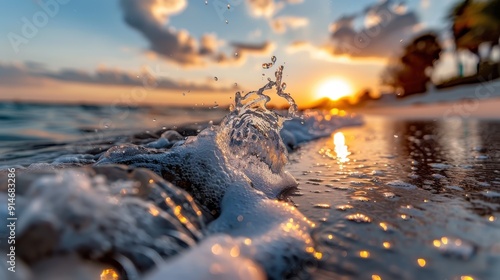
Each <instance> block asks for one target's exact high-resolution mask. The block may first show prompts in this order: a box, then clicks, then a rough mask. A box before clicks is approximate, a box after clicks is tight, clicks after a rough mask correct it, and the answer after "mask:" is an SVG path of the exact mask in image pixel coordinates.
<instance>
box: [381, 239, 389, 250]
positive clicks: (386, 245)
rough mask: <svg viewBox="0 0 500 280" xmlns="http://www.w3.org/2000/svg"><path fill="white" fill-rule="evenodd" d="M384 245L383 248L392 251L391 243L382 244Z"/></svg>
mask: <svg viewBox="0 0 500 280" xmlns="http://www.w3.org/2000/svg"><path fill="white" fill-rule="evenodd" d="M382 245H383V246H384V248H386V249H390V248H391V243H390V242H387V241H386V242H384V243H382Z"/></svg>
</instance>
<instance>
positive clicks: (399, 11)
mask: <svg viewBox="0 0 500 280" xmlns="http://www.w3.org/2000/svg"><path fill="white" fill-rule="evenodd" d="M358 19H361V20H364V25H363V26H362V27H361V28H356V27H355V24H354V23H355V21H357V20H358ZM419 28H421V25H420V24H419V19H418V17H417V16H416V14H415V13H414V12H412V11H408V9H407V7H406V6H405V5H404V4H394V3H393V1H391V0H386V1H382V2H379V3H377V4H375V5H371V6H369V7H366V8H365V9H363V10H362V11H361V12H360V13H358V14H354V15H344V16H342V17H341V18H339V19H338V20H336V21H335V22H333V23H332V24H330V26H329V30H330V40H329V41H328V42H326V43H324V44H322V45H313V44H312V43H309V42H304V41H299V42H294V43H293V44H291V45H290V46H289V47H288V49H287V51H288V52H298V51H305V52H309V53H310V54H311V56H312V57H313V58H317V59H323V60H325V59H326V60H328V61H335V62H353V61H359V62H365V63H377V64H378V63H384V62H385V61H386V60H387V59H388V58H390V57H393V56H394V55H397V54H398V53H399V52H400V51H401V50H402V46H404V44H405V43H406V40H407V39H409V38H411V37H412V36H414V35H415V33H416V32H417V31H419Z"/></svg>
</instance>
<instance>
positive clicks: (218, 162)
mask: <svg viewBox="0 0 500 280" xmlns="http://www.w3.org/2000/svg"><path fill="white" fill-rule="evenodd" d="M281 70H282V69H280V68H278V70H277V73H276V77H277V79H276V81H269V83H268V84H267V85H265V86H264V87H263V88H261V89H260V90H259V91H256V92H251V93H248V94H245V95H240V94H237V95H236V97H235V104H234V106H233V108H232V109H231V110H229V109H224V108H199V107H190V108H159V107H137V108H113V107H109V106H77V105H72V106H70V105H57V106H56V105H42V104H14V103H3V104H0V107H1V110H0V112H1V113H0V114H1V115H0V127H1V128H2V130H1V132H0V155H1V157H0V166H1V169H2V170H3V171H1V172H2V174H0V178H1V180H2V181H1V182H0V190H1V191H2V192H0V199H1V200H6V199H7V195H6V189H7V188H6V182H7V181H6V180H4V179H5V178H6V177H5V176H6V175H5V174H6V173H7V169H8V168H11V167H15V168H16V179H17V182H16V184H17V186H16V194H17V196H16V197H17V203H18V204H17V205H18V207H17V208H18V212H17V213H16V215H17V217H18V221H19V223H18V232H17V238H18V242H17V244H18V245H17V256H18V264H17V265H18V273H16V274H15V276H14V277H15V278H12V274H2V273H4V272H5V271H6V269H3V267H2V270H1V272H0V279H55V278H59V279H75V278H74V277H75V273H76V274H78V276H79V277H80V279H106V280H107V279H266V278H267V279H460V280H463V279H499V277H500V222H499V219H498V218H499V212H500V161H499V157H500V153H499V151H500V145H499V144H498V143H499V140H500V139H499V138H500V133H499V132H500V122H497V121H492V120H479V119H448V120H436V121H429V120H394V119H386V118H376V117H370V116H365V117H360V116H355V115H351V114H349V113H345V112H338V111H335V110H333V111H306V112H297V111H296V110H295V108H294V106H293V105H294V103H293V100H291V98H290V96H289V95H288V94H286V93H285V92H284V89H285V87H284V86H283V85H282V83H281ZM271 89H276V91H277V93H278V96H281V97H283V98H285V99H287V100H288V101H289V102H290V104H291V106H290V110H289V111H288V112H274V111H271V110H268V109H267V108H266V103H267V101H268V100H269V97H268V96H267V95H265V92H266V90H271ZM2 205H4V203H3V202H2ZM7 215H8V213H7V209H3V208H2V209H0V216H1V217H2V219H5V218H6V217H7ZM7 235H8V232H6V231H5V229H2V230H0V236H2V238H4V237H6V236H7ZM0 250H1V251H2V254H1V257H0V258H5V256H6V253H5V252H4V251H6V250H7V248H6V247H5V244H3V245H1V246H0ZM5 263H6V261H5V260H2V265H4V266H5ZM194 264H195V265H194ZM68 267H72V268H73V269H71V270H70V269H68Z"/></svg>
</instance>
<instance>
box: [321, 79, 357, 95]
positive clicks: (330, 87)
mask: <svg viewBox="0 0 500 280" xmlns="http://www.w3.org/2000/svg"><path fill="white" fill-rule="evenodd" d="M352 93H353V89H352V87H351V85H350V84H349V83H348V82H347V81H345V80H343V79H340V78H333V79H330V80H327V81H326V82H324V83H322V84H321V85H320V86H319V87H318V90H317V96H318V98H323V97H328V98H330V99H331V100H338V99H340V98H342V97H345V96H349V95H351V94H352Z"/></svg>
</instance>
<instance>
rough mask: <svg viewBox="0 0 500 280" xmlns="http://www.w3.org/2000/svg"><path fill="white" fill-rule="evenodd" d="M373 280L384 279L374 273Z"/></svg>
mask: <svg viewBox="0 0 500 280" xmlns="http://www.w3.org/2000/svg"><path fill="white" fill-rule="evenodd" d="M372 280H382V277H380V276H378V275H377V274H373V275H372Z"/></svg>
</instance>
